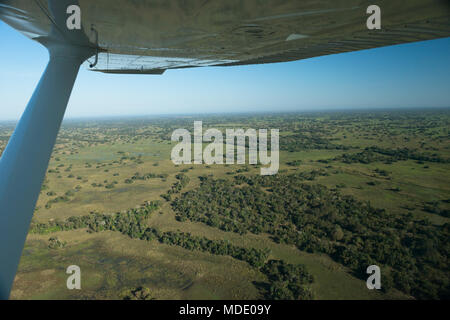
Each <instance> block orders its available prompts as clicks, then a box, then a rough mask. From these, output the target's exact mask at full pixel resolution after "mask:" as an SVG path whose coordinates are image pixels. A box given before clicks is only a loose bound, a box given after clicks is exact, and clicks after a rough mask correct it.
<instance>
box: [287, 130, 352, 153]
mask: <svg viewBox="0 0 450 320" xmlns="http://www.w3.org/2000/svg"><path fill="white" fill-rule="evenodd" d="M350 148H351V147H349V146H344V145H340V144H335V143H334V142H333V139H330V138H325V135H322V134H320V132H318V131H316V130H311V131H310V132H303V131H301V132H297V133H294V134H291V135H286V136H283V139H280V150H283V151H289V152H297V151H304V150H313V149H316V150H324V149H325V150H349V149H350Z"/></svg>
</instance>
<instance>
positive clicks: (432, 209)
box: [423, 199, 450, 218]
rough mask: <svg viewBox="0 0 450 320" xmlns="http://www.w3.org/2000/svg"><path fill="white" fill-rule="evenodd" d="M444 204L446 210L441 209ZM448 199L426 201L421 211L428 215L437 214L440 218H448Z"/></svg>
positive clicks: (449, 211)
mask: <svg viewBox="0 0 450 320" xmlns="http://www.w3.org/2000/svg"><path fill="white" fill-rule="evenodd" d="M444 204H446V208H442V207H441V205H444ZM448 204H450V199H446V200H442V201H428V202H425V203H424V204H423V210H424V211H426V212H429V213H434V214H438V215H440V216H443V217H446V218H450V209H449V208H448V207H449V205H448Z"/></svg>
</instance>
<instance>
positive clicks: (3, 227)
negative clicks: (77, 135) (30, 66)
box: [0, 44, 91, 299]
mask: <svg viewBox="0 0 450 320" xmlns="http://www.w3.org/2000/svg"><path fill="white" fill-rule="evenodd" d="M49 51H50V61H49V63H48V65H47V68H46V69H45V72H44V74H43V75H42V78H41V80H40V81H39V84H38V86H37V88H36V89H35V91H34V93H33V96H32V97H31V99H30V101H29V102H28V105H27V107H26V109H25V112H24V113H23V115H22V117H21V119H20V121H19V123H18V124H17V126H16V129H15V130H14V133H13V135H12V137H11V139H10V141H9V143H8V145H7V147H6V149H5V150H4V152H3V155H2V157H1V158H0V299H8V297H9V293H10V290H11V286H12V284H13V281H14V277H15V274H16V270H17V267H18V265H19V261H20V257H21V254H22V249H23V246H24V244H25V239H26V236H27V233H28V228H29V225H30V222H31V218H32V217H33V211H34V207H35V205H36V201H37V199H38V196H39V192H40V190H41V184H42V181H43V180H44V177H45V173H46V170H47V166H48V162H49V159H50V155H51V153H52V149H53V146H54V144H55V140H56V135H57V134H58V131H59V127H60V125H61V121H62V119H63V116H64V112H65V110H66V106H67V102H68V101H69V97H70V93H71V91H72V88H73V85H74V82H75V79H76V77H77V74H78V69H79V67H80V64H81V63H82V62H83V61H84V59H86V58H87V57H88V56H90V55H91V52H90V51H89V53H86V54H81V51H82V50H80V48H79V47H74V48H73V47H70V46H66V47H65V46H64V45H61V44H58V45H56V46H53V47H52V46H50V49H49Z"/></svg>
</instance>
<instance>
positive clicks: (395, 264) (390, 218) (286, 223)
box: [172, 174, 450, 299]
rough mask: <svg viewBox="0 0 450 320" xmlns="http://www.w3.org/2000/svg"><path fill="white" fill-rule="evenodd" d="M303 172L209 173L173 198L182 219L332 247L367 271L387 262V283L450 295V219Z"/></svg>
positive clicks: (423, 294) (324, 249)
mask: <svg viewBox="0 0 450 320" xmlns="http://www.w3.org/2000/svg"><path fill="white" fill-rule="evenodd" d="M301 180H304V177H300V176H299V175H298V174H292V175H276V176H259V175H258V176H250V177H246V176H237V177H236V178H235V180H234V181H228V180H216V179H213V178H208V177H202V182H201V186H200V188H198V189H196V190H195V191H189V192H186V193H184V194H183V195H182V196H181V197H180V198H178V199H175V200H174V201H173V202H172V206H173V209H174V210H175V212H176V213H177V216H178V219H179V220H186V219H189V220H191V221H199V222H203V223H206V224H207V225H210V226H212V227H217V228H220V229H222V230H225V231H232V232H238V233H241V234H243V233H245V232H252V233H256V234H258V233H261V232H265V233H269V234H271V236H272V238H273V240H274V241H276V242H282V243H288V244H294V245H296V246H297V247H298V248H299V249H300V250H305V251H307V252H311V253H313V252H320V253H326V254H328V255H329V256H330V257H332V258H333V259H334V260H336V261H338V262H340V263H342V264H343V265H345V266H347V267H349V268H351V270H352V271H353V272H354V274H355V275H357V276H359V277H361V278H364V279H365V278H367V274H366V268H367V267H368V266H369V265H372V264H376V265H379V266H380V267H381V266H383V267H382V269H383V270H384V272H383V288H384V289H385V290H387V289H388V288H389V287H391V286H394V287H396V288H397V289H399V290H401V291H403V292H405V293H407V294H411V295H413V296H415V297H417V298H433V299H437V298H449V297H450V283H449V277H448V270H449V263H448V257H449V251H450V246H449V243H448V238H449V235H450V233H449V229H450V224H444V225H442V226H436V225H432V224H431V223H430V222H429V221H427V220H414V219H413V217H412V215H410V214H409V215H405V214H400V213H388V212H386V211H385V210H384V209H377V208H374V207H372V206H371V205H370V203H363V202H360V201H357V200H356V199H354V198H353V197H351V196H343V195H341V194H340V193H339V192H338V191H337V190H330V189H328V188H326V187H324V186H321V185H317V184H314V185H312V184H307V183H301Z"/></svg>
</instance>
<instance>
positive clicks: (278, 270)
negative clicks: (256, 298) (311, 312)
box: [260, 260, 314, 300]
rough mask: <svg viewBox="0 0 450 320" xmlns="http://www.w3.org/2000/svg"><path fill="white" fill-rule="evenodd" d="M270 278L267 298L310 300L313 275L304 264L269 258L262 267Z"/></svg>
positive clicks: (262, 270)
mask: <svg viewBox="0 0 450 320" xmlns="http://www.w3.org/2000/svg"><path fill="white" fill-rule="evenodd" d="M260 271H261V272H262V273H264V274H265V275H266V276H267V278H268V279H269V282H270V283H269V286H268V288H267V290H266V298H267V299H269V300H310V299H312V298H313V292H312V290H311V287H310V285H311V284H312V283H313V282H314V278H313V276H312V275H311V274H310V273H309V272H308V271H307V270H306V267H305V266H304V265H293V264H288V263H285V262H284V261H282V260H269V261H268V262H267V263H266V264H264V266H263V267H262V268H261V269H260Z"/></svg>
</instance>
